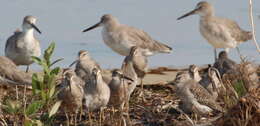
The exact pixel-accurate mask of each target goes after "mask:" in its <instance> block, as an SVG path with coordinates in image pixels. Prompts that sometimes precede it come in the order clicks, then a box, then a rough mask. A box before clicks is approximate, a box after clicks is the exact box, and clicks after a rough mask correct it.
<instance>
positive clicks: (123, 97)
mask: <svg viewBox="0 0 260 126" xmlns="http://www.w3.org/2000/svg"><path fill="white" fill-rule="evenodd" d="M127 80H129V81H133V80H132V79H131V78H129V77H127V76H125V75H123V73H122V71H121V70H119V69H115V70H113V71H112V80H111V82H110V83H109V88H110V90H111V95H110V99H109V103H108V104H109V105H110V106H113V107H115V108H119V109H121V110H123V108H124V105H125V103H126V102H128V100H129V99H128V83H127Z"/></svg>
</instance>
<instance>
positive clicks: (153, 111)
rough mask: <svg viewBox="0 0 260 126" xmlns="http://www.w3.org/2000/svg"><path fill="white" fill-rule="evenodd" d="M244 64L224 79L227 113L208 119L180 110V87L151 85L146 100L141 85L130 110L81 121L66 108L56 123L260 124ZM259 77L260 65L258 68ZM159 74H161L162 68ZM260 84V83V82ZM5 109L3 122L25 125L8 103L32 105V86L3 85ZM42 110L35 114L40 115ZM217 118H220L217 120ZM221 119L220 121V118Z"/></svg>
mask: <svg viewBox="0 0 260 126" xmlns="http://www.w3.org/2000/svg"><path fill="white" fill-rule="evenodd" d="M248 63H249V62H244V63H241V65H240V69H239V70H240V74H239V75H226V76H225V77H224V79H223V82H224V85H225V86H226V88H227V92H226V93H224V94H223V96H221V97H219V99H218V100H219V101H220V102H221V103H223V104H222V106H223V107H225V108H226V109H227V112H226V113H224V114H223V116H220V115H219V114H216V115H212V116H209V117H204V118H197V116H195V115H193V114H192V115H186V114H183V113H181V112H180V111H179V109H178V107H177V106H178V104H179V102H180V100H179V98H178V97H177V96H176V88H175V87H174V85H172V84H167V85H147V86H145V90H144V97H145V101H143V99H142V98H141V97H140V96H139V90H140V89H139V87H137V89H136V91H135V92H134V94H133V95H132V97H131V99H130V103H129V109H128V110H127V111H126V112H120V111H118V110H115V109H113V108H106V109H104V110H103V111H102V112H93V113H92V114H90V113H87V112H86V113H83V114H82V117H80V116H79V115H78V116H77V122H74V121H73V119H72V118H70V121H68V119H67V118H66V116H65V114H64V113H63V112H62V110H59V111H58V113H57V114H56V116H55V118H54V121H53V123H54V124H53V125H58V124H62V125H84V126H85V125H86V126H91V125H92V126H96V125H102V126H123V125H124V124H126V125H132V126H144V125H145V126H192V125H193V124H203V125H218V126H257V125H258V124H260V88H259V87H258V88H250V85H254V84H252V83H253V82H252V81H251V79H250V75H252V72H250V71H247V70H248V69H246V66H247V65H246V64H248ZM256 72H257V74H258V77H259V74H260V67H259V66H258V68H257V71H256ZM159 73H161V72H160V71H159ZM258 85H259V83H258ZM0 98H1V99H0V101H1V104H2V105H1V109H2V110H3V111H2V113H1V116H0V125H24V122H25V121H26V119H27V118H26V117H25V116H24V115H23V114H22V110H20V111H19V112H17V114H10V113H8V112H7V111H5V110H4V108H5V106H4V105H6V104H7V102H11V103H13V104H14V105H17V106H20V109H23V108H25V107H26V106H28V105H29V104H30V103H32V101H33V100H34V99H36V98H35V97H34V96H33V95H32V93H31V91H30V90H29V89H27V90H26V92H25V90H24V88H23V87H18V90H16V88H15V87H7V86H1V87H0ZM41 113H47V112H46V110H40V111H39V113H36V114H35V115H34V116H35V117H37V118H40V117H39V115H41ZM217 117H220V118H219V119H217ZM216 119H217V120H216Z"/></svg>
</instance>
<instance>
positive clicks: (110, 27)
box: [105, 19, 120, 31]
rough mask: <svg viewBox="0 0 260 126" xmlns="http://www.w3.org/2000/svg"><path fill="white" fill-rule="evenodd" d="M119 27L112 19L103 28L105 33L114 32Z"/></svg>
mask: <svg viewBox="0 0 260 126" xmlns="http://www.w3.org/2000/svg"><path fill="white" fill-rule="evenodd" d="M119 26H120V23H119V22H118V21H117V20H116V19H113V20H111V21H109V22H107V23H106V24H105V28H106V30H107V31H112V30H115V29H117V28H118V27H119Z"/></svg>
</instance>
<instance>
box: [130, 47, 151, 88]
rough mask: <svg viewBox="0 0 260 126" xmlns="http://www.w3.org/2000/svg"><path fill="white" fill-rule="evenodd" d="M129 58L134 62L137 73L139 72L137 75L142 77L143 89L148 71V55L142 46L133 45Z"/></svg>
mask: <svg viewBox="0 0 260 126" xmlns="http://www.w3.org/2000/svg"><path fill="white" fill-rule="evenodd" d="M127 58H129V60H131V61H132V62H133V67H134V70H135V73H136V74H137V77H138V78H140V79H141V88H142V90H143V78H144V76H145V74H146V72H147V71H148V60H147V56H145V55H144V50H143V49H142V48H139V47H137V46H133V47H131V50H130V53H129V56H127Z"/></svg>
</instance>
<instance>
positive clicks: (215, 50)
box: [214, 48, 218, 62]
mask: <svg viewBox="0 0 260 126" xmlns="http://www.w3.org/2000/svg"><path fill="white" fill-rule="evenodd" d="M214 55H215V62H216V61H217V59H218V58H217V49H216V48H214Z"/></svg>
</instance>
